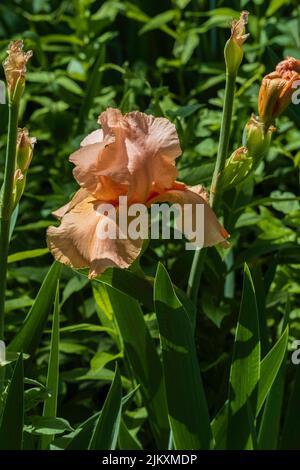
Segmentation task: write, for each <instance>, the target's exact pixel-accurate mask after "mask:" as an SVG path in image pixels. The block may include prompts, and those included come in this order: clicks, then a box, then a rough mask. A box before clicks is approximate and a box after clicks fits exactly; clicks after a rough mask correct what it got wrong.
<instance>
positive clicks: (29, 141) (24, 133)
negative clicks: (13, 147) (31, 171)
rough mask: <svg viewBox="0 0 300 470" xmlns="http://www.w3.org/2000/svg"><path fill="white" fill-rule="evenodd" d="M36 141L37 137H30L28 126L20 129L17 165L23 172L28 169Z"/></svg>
mask: <svg viewBox="0 0 300 470" xmlns="http://www.w3.org/2000/svg"><path fill="white" fill-rule="evenodd" d="M35 143H36V139H35V137H29V134H28V130H27V129H26V128H24V129H18V137H17V167H18V168H20V170H21V171H22V173H24V172H26V171H27V170H28V167H29V165H30V162H31V159H32V153H33V148H34V144H35Z"/></svg>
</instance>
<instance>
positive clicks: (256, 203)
mask: <svg viewBox="0 0 300 470" xmlns="http://www.w3.org/2000/svg"><path fill="white" fill-rule="evenodd" d="M242 9H247V10H249V12H250V16H249V25H248V32H249V33H250V37H249V39H248V40H247V42H246V43H245V47H244V51H245V54H244V59H243V62H242V65H241V67H240V69H239V74H238V77H237V90H236V95H235V102H234V117H233V125H232V132H231V138H230V153H231V152H232V151H233V150H234V149H236V148H237V147H240V146H241V145H242V144H241V141H242V132H243V128H244V125H245V123H246V122H247V120H248V118H249V117H250V115H251V113H257V97H258V90H259V86H260V83H261V79H262V77H263V76H264V75H265V74H266V73H268V72H270V71H272V70H274V68H275V65H276V63H277V62H278V61H280V60H282V59H283V58H284V57H286V56H288V55H293V56H294V57H296V58H297V59H300V10H299V6H298V1H296V0H295V1H294V2H292V1H290V2H286V1H280V0H271V1H270V2H264V1H261V0H254V1H251V2H250V1H247V0H240V1H238V0H237V1H234V0H232V1H231V2H229V1H218V2H217V1H214V0H210V1H209V0H206V1H205V0H203V1H202V0H160V1H151V2H149V1H146V0H132V1H131V2H129V1H121V0H120V1H118V0H106V1H100V0H78V1H75V0H69V1H68V0H63V1H57V0H44V1H40V0H2V2H1V5H0V59H1V62H2V61H3V60H4V58H5V54H6V49H7V46H8V43H9V41H10V40H12V39H20V38H23V40H24V42H25V46H26V49H32V50H33V53H34V55H33V58H32V59H31V62H30V64H29V66H28V73H27V75H26V90H25V94H24V97H23V99H22V103H21V121H20V125H21V126H25V125H26V127H28V128H29V130H30V133H31V135H33V136H35V137H36V138H37V145H36V147H35V149H34V156H33V161H32V164H31V166H30V169H29V172H28V176H27V186H26V190H25V193H24V195H23V198H22V200H21V202H20V204H19V209H18V216H17V220H16V225H15V228H14V231H13V234H12V238H11V245H10V257H9V271H8V288H7V297H6V333H5V340H6V343H7V344H8V352H7V361H8V362H9V364H8V365H6V366H5V368H1V370H2V371H3V370H4V371H5V374H6V375H5V378H4V379H3V376H2V379H3V380H4V385H5V390H4V394H3V400H2V406H1V407H2V408H3V409H2V420H1V421H0V448H1V449H3V448H12V449H17V448H21V446H23V448H24V449H40V448H47V447H48V446H49V445H51V446H52V447H53V448H68V449H88V448H89V449H103V448H106V449H107V448H119V449H140V448H145V449H149V448H155V447H157V448H164V449H166V448H168V445H173V446H175V448H177V449H197V448H217V449H224V448H226V449H251V448H254V449H256V448H258V449H261V448H262V449H269V448H271V449H279V448H285V449H289V448H291V449H300V435H299V419H300V408H299V394H298V397H297V393H298V391H299V387H300V373H299V372H300V365H298V366H297V365H294V364H292V362H291V352H292V350H293V349H294V340H295V339H297V338H299V330H300V245H299V228H300V204H299V166H300V147H299V140H300V130H299V127H300V111H299V106H295V105H291V106H290V107H289V109H288V110H287V112H285V114H284V115H283V116H281V117H280V118H279V119H278V120H277V122H276V127H277V130H276V132H275V133H274V136H273V140H272V145H271V148H270V150H269V152H268V155H267V157H266V158H264V160H263V161H262V162H261V163H260V165H259V166H258V168H257V169H256V171H255V174H254V175H252V177H251V178H249V179H248V180H247V182H246V183H245V184H244V185H243V188H242V191H240V192H239V193H237V192H236V191H235V189H232V190H230V191H227V192H226V193H225V194H224V199H223V201H222V202H223V204H222V207H221V211H220V215H222V216H223V220H224V226H225V227H226V229H227V230H228V231H229V232H230V235H231V239H230V242H231V245H230V248H229V249H227V250H225V249H223V248H211V249H209V250H207V253H206V257H205V261H204V262H205V265H204V269H203V274H202V278H201V284H200V291H199V296H198V300H197V305H196V308H195V307H194V306H193V305H192V304H191V302H190V300H189V299H188V298H187V296H186V294H185V292H186V289H187V280H188V276H189V271H190V267H191V262H192V257H193V252H189V251H186V250H185V249H184V243H183V242H182V241H176V240H175V241H174V242H173V241H171V242H170V241H169V242H167V241H163V240H156V241H155V240H154V241H151V242H150V244H149V246H148V248H147V250H146V251H145V253H144V254H143V256H142V258H141V260H140V267H138V266H135V265H134V266H133V267H132V268H131V269H130V270H124V271H120V270H117V269H114V270H111V269H110V270H108V271H107V272H106V273H105V274H104V275H103V276H101V277H99V278H97V279H96V280H94V281H89V280H88V278H87V276H86V274H85V273H84V272H81V273H79V272H75V271H73V270H72V269H70V268H66V267H62V269H60V266H59V265H58V264H56V263H55V264H54V265H53V266H52V267H51V265H52V263H53V258H52V256H51V255H50V254H49V252H48V250H47V248H46V238H45V231H46V228H47V227H48V226H49V225H51V224H53V223H55V222H54V218H53V216H52V215H51V212H52V211H53V210H55V209H57V208H58V207H60V206H62V205H63V204H65V203H66V202H67V201H68V200H69V199H70V197H71V196H72V195H73V194H74V192H75V191H76V189H77V185H76V182H75V181H74V179H73V177H72V165H71V164H70V163H69V162H68V156H69V155H70V153H71V152H72V151H74V150H75V149H77V148H78V147H79V143H80V141H81V140H82V138H83V137H84V136H85V135H86V134H87V133H88V132H90V131H92V130H94V129H96V128H97V124H96V121H97V117H98V115H99V114H100V113H101V112H102V111H103V110H105V109H106V107H108V106H115V107H118V108H119V109H121V110H122V111H123V112H127V111H131V110H136V109H139V110H141V111H144V112H146V113H151V114H154V115H156V116H165V117H168V118H169V119H170V120H172V122H174V124H175V125H176V128H177V130H178V134H179V137H180V142H181V147H182V149H183V155H182V157H181V158H180V159H179V160H178V163H177V167H178V169H179V179H180V180H181V181H184V182H186V183H187V184H190V185H192V184H198V183H201V184H203V185H205V186H206V187H207V188H209V185H210V182H211V178H212V174H213V170H214V165H215V159H216V153H217V147H218V138H219V132H220V121H221V113H222V106H223V97H224V83H225V65H224V57H223V50H224V44H225V42H226V40H227V38H228V37H229V29H228V27H229V25H230V22H231V20H232V18H233V17H234V18H237V17H238V15H239V12H240V11H241V10H242ZM1 74H2V71H1ZM0 78H2V79H4V75H3V76H0ZM0 113H1V114H0V116H1V118H0V162H1V167H0V168H1V173H0V178H2V176H3V163H4V153H5V144H6V128H7V107H6V106H5V105H0ZM228 156H229V155H228ZM237 194H238V196H237ZM245 263H246V265H245ZM50 267H51V270H50V271H49V269H50ZM140 268H141V269H142V271H141V270H140ZM165 268H166V269H165ZM142 273H143V274H142ZM58 279H60V281H59V284H58ZM172 283H173V285H172ZM28 312H29V313H28ZM27 314H28V316H27V317H26V315H27ZM25 318H26V321H25V323H24V320H25ZM287 325H288V328H289V331H288V330H287V329H286V328H287ZM194 338H195V340H194ZM58 350H59V380H58V381H57V374H56V371H57V361H58ZM20 351H22V352H23V359H24V361H23V365H24V367H23V365H22V357H21V356H19V358H17V355H16V353H17V352H20ZM49 354H50V358H51V360H50V363H49ZM116 364H117V365H116ZM23 374H24V382H23ZM23 383H24V392H23ZM16 396H18V399H17V403H18V406H17V407H16V406H15V403H16ZM22 396H23V399H21V397H22ZM56 397H57V403H56ZM228 400H229V401H228ZM23 409H24V418H23ZM101 410H102V411H101ZM100 411H101V413H99V412H100ZM23 419H24V428H23V429H24V431H23V437H22V425H23ZM8 426H10V427H11V428H13V429H15V432H12V433H10V435H13V436H14V438H13V440H11V442H7V440H6V439H7V429H8ZM103 430H105V432H103ZM170 431H171V432H172V433H171V437H172V439H171V440H170ZM172 440H173V444H172Z"/></svg>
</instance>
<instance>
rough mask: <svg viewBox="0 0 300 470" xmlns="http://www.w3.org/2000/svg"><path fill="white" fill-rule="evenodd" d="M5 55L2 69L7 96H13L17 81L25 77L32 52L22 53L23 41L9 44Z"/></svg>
mask: <svg viewBox="0 0 300 470" xmlns="http://www.w3.org/2000/svg"><path fill="white" fill-rule="evenodd" d="M7 53H8V57H7V58H6V59H5V61H4V63H3V67H4V72H5V77H6V81H7V86H8V92H9V95H10V96H13V93H14V91H15V88H16V85H17V83H18V80H19V79H20V78H24V77H25V73H26V64H27V62H28V60H29V59H30V57H31V56H32V51H27V52H23V41H21V40H19V41H14V42H11V43H10V45H9V47H8V50H7Z"/></svg>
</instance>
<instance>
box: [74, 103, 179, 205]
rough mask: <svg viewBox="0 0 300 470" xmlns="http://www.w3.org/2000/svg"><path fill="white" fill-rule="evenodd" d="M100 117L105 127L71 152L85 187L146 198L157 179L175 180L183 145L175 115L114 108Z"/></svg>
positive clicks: (164, 184) (108, 195) (100, 194)
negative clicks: (171, 118)
mask: <svg viewBox="0 0 300 470" xmlns="http://www.w3.org/2000/svg"><path fill="white" fill-rule="evenodd" d="M99 123H100V124H101V127H102V131H94V132H92V133H91V134H90V135H89V136H87V137H86V138H85V139H84V140H83V141H82V147H81V148H80V149H79V150H78V151H76V152H74V153H73V154H72V155H71V157H70V161H71V162H72V163H74V164H75V169H74V170H73V174H74V177H75V178H76V180H77V181H78V183H79V184H80V185H81V186H82V187H84V188H86V189H87V191H89V192H90V193H91V194H92V195H93V196H94V197H95V198H96V199H99V200H104V199H110V200H111V199H114V198H117V197H118V196H119V195H121V194H123V195H125V194H127V195H128V198H129V202H144V201H146V199H147V197H148V195H149V193H150V191H151V187H152V184H153V182H154V183H155V184H156V186H157V187H158V188H159V190H160V191H162V190H164V189H165V188H170V187H171V186H172V183H173V181H174V180H175V178H176V176H177V170H176V167H175V159H176V158H177V157H178V156H179V155H180V154H181V149H180V145H179V140H178V136H177V132H176V128H175V126H174V125H173V124H172V123H171V122H170V121H168V120H167V119H165V118H155V117H154V116H150V115H147V114H144V113H140V112H138V111H136V112H132V113H129V114H126V115H124V116H123V115H122V114H121V112H120V111H119V110H117V109H112V108H108V109H107V110H106V111H105V112H103V113H102V114H101V115H100V117H99Z"/></svg>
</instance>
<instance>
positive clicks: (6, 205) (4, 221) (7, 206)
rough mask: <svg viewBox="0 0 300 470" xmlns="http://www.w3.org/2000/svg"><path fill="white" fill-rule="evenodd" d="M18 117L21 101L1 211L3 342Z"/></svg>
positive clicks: (15, 109)
mask: <svg viewBox="0 0 300 470" xmlns="http://www.w3.org/2000/svg"><path fill="white" fill-rule="evenodd" d="M18 115H19V100H15V101H13V102H12V103H10V104H9V119H8V138H7V147H6V160H5V171H4V181H3V187H2V200H1V211H0V339H2V340H3V339H4V310H5V291H6V274H7V255H8V246H9V229H10V219H11V212H12V211H11V208H12V193H13V185H14V174H15V162H16V148H17V134H18Z"/></svg>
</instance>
